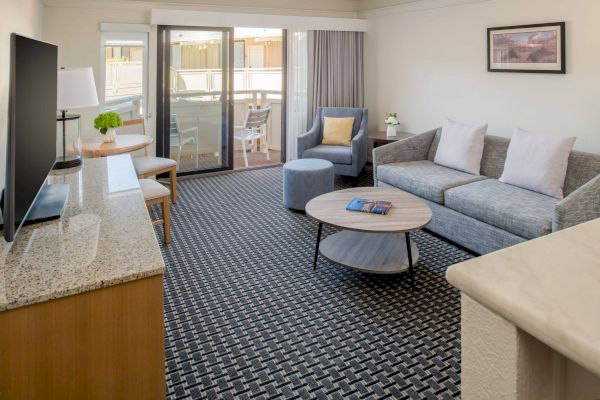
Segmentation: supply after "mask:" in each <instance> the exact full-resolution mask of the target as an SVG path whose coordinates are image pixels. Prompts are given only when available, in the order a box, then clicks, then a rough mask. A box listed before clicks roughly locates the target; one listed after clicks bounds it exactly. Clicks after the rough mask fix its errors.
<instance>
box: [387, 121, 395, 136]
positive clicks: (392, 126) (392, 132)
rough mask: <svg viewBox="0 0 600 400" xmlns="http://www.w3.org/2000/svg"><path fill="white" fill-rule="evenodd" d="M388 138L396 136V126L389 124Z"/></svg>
mask: <svg viewBox="0 0 600 400" xmlns="http://www.w3.org/2000/svg"><path fill="white" fill-rule="evenodd" d="M387 136H388V137H390V136H396V125H393V124H388V126H387Z"/></svg>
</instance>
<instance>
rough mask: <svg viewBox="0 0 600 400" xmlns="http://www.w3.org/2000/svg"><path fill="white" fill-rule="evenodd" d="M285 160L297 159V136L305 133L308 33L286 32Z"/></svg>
mask: <svg viewBox="0 0 600 400" xmlns="http://www.w3.org/2000/svg"><path fill="white" fill-rule="evenodd" d="M287 38H288V52H287V54H288V60H287V65H288V78H287V117H286V118H287V136H286V160H288V161H289V160H295V159H296V158H298V157H297V150H296V149H297V141H296V138H297V137H298V135H299V134H302V133H304V132H306V121H307V110H308V84H307V83H308V32H307V31H296V30H291V29H290V30H288V33H287Z"/></svg>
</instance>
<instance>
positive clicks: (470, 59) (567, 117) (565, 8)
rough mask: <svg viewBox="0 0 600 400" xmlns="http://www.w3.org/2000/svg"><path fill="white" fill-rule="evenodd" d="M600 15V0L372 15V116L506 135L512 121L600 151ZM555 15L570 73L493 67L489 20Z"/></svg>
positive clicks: (535, 0) (368, 61)
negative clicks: (468, 125)
mask: <svg viewBox="0 0 600 400" xmlns="http://www.w3.org/2000/svg"><path fill="white" fill-rule="evenodd" d="M427 2H430V0H424V1H423V3H424V4H426V3H427ZM407 6H408V5H407ZM393 10H394V11H399V10H400V11H401V10H402V6H396V7H394V9H393ZM406 10H408V7H407V8H406ZM599 16H600V1H598V0H552V1H549V0H527V1H523V0H490V1H484V2H480V3H473V4H467V5H460V6H454V7H444V8H437V9H429V10H422V11H415V12H400V13H396V14H392V15H386V16H381V17H371V18H369V32H368V33H367V35H366V41H367V42H366V46H365V47H366V52H367V54H366V57H365V69H366V82H365V83H366V85H365V86H366V89H367V93H366V98H367V105H368V107H369V111H370V116H371V121H370V124H371V126H372V127H374V126H378V127H379V128H381V129H382V128H383V123H382V121H383V116H384V114H385V113H386V112H390V111H396V112H398V116H399V119H400V121H401V122H402V123H403V125H402V128H403V129H405V130H408V131H411V132H415V133H416V132H422V131H425V130H428V129H431V128H434V127H437V126H440V125H441V123H442V120H443V118H444V117H446V116H448V117H453V118H455V119H458V120H463V121H472V122H488V123H489V132H490V133H492V134H497V135H502V136H510V135H511V133H512V129H513V128H514V127H515V126H521V127H523V128H525V129H529V130H533V131H539V132H546V133H549V134H555V135H576V136H577V143H576V145H575V147H576V148H578V149H582V150H586V151H592V152H599V153H600V34H599V33H598V26H599V24H598V17H599ZM556 21H566V23H567V28H566V34H567V43H566V44H567V74H566V75H552V74H516V73H490V72H487V65H486V46H487V44H486V28H488V27H494V26H506V25H520V24H529V23H542V22H556Z"/></svg>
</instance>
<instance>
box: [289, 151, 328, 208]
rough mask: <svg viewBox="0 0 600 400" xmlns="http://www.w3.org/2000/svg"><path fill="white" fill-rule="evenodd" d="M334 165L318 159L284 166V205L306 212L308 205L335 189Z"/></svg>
mask: <svg viewBox="0 0 600 400" xmlns="http://www.w3.org/2000/svg"><path fill="white" fill-rule="evenodd" d="M334 179H335V174H334V172H333V164H332V163H331V162H329V161H327V160H319V159H317V158H303V159H301V160H294V161H289V162H287V163H285V165H284V166H283V204H284V205H285V206H286V207H287V208H290V209H292V210H298V211H304V207H305V206H306V203H308V202H309V201H310V200H312V199H314V198H315V197H317V196H320V195H322V194H325V193H329V192H332V191H333V189H334Z"/></svg>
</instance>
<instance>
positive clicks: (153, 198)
mask: <svg viewBox="0 0 600 400" xmlns="http://www.w3.org/2000/svg"><path fill="white" fill-rule="evenodd" d="M140 188H141V189H142V193H143V194H144V201H145V202H146V208H148V213H149V214H150V218H152V206H153V205H154V204H160V205H161V208H162V218H160V219H156V220H153V221H152V225H159V224H162V225H163V231H164V241H165V244H170V243H171V206H170V204H169V197H170V195H171V192H170V190H169V189H167V188H166V187H164V186H163V185H162V184H161V183H160V182H157V181H155V180H154V179H140Z"/></svg>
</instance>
